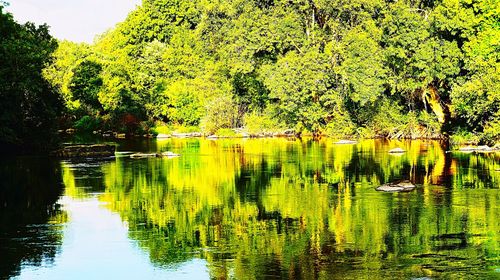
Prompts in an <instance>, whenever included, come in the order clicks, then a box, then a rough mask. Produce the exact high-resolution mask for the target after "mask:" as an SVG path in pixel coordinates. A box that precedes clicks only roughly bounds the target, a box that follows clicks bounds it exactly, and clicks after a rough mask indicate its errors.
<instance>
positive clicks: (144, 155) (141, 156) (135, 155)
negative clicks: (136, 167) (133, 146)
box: [130, 153, 158, 158]
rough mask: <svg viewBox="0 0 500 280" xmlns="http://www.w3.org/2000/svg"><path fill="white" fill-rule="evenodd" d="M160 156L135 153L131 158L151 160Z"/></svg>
mask: <svg viewBox="0 0 500 280" xmlns="http://www.w3.org/2000/svg"><path fill="white" fill-rule="evenodd" d="M157 156H158V154H156V153H152V154H145V153H135V154H131V155H130V158H151V157H157Z"/></svg>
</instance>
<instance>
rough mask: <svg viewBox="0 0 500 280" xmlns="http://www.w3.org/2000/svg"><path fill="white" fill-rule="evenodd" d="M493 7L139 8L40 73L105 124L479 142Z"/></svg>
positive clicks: (488, 115) (496, 102) (482, 3)
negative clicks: (474, 137) (129, 120)
mask: <svg viewBox="0 0 500 280" xmlns="http://www.w3.org/2000/svg"><path fill="white" fill-rule="evenodd" d="M495 3H496V2H495V1H489V0H477V1H469V0H443V1H384V0H377V1H368V0H355V1H322V0H321V1H320V0H314V1H281V0H279V1H257V0H255V1H227V0H220V1H213V0H197V1H185V0H180V1H173V0H145V1H143V4H142V5H141V6H139V7H138V8H137V9H136V10H134V11H133V12H131V13H130V14H129V16H128V17H127V19H126V20H125V21H124V22H122V23H120V24H118V25H117V26H116V27H115V28H114V29H112V30H110V31H108V32H106V33H105V34H103V35H101V36H100V37H99V38H98V40H97V41H96V43H95V44H93V45H90V46H89V45H85V44H73V43H69V42H62V43H61V45H60V47H59V49H58V50H57V51H56V53H55V54H54V58H55V59H54V62H53V63H52V64H51V65H49V66H48V67H47V69H46V70H45V76H46V77H47V79H48V80H49V81H50V82H51V84H52V85H53V86H54V87H55V88H57V89H58V90H59V91H60V93H61V96H63V99H64V100H65V101H66V107H67V109H68V111H69V112H71V113H70V114H73V115H78V112H76V111H75V110H74V109H75V108H79V107H89V106H87V105H89V103H92V104H91V105H92V106H90V107H92V108H94V109H95V110H96V111H94V112H95V113H97V111H99V114H101V115H103V114H107V115H109V116H110V117H111V118H112V119H113V120H115V121H114V123H118V121H116V120H119V119H120V118H121V117H122V116H123V115H124V114H132V115H134V116H135V117H136V118H138V119H139V120H141V121H150V122H156V121H160V122H164V123H168V124H172V125H180V126H198V125H200V126H202V127H204V129H205V130H206V131H209V133H214V132H216V131H217V130H218V129H219V128H229V127H240V126H243V125H245V124H246V122H247V121H246V119H248V118H249V119H252V118H254V119H255V120H254V121H252V122H256V123H259V122H263V123H265V122H266V120H265V119H261V120H258V119H257V118H256V115H252V114H260V113H259V112H266V113H265V116H266V118H267V117H269V118H270V119H272V120H276V121H277V122H278V124H279V126H282V127H288V128H294V129H295V130H296V131H297V132H300V131H311V132H313V133H314V134H322V133H323V134H329V135H353V134H357V135H362V136H394V137H411V138H413V137H435V136H436V135H438V134H445V133H448V132H451V131H453V130H454V129H455V128H456V127H461V126H462V123H465V127H464V128H465V129H466V130H467V131H470V132H473V133H476V134H480V133H486V132H485V129H486V128H487V127H494V125H493V123H494V119H495V117H494V114H495V112H497V111H498V110H499V109H500V97H499V94H498V92H500V90H499V88H498V85H499V84H500V83H499V82H498V81H499V80H500V76H499V74H498V73H500V71H499V69H500V66H499V55H498V54H499V53H500V49H499V48H500V47H499V45H500V43H499V39H498V38H500V33H499V32H500V31H499V25H500V24H499V19H498V16H497V14H498V4H495ZM92 63H95V64H94V65H93V66H92V65H91V64H92ZM97 65H99V66H97ZM99 67H100V68H99ZM75 74H76V77H75ZM79 76H80V77H82V78H83V77H88V78H86V79H85V83H77V82H78V77H79ZM90 77H93V78H90ZM72 81H73V82H74V83H72ZM101 83H102V84H101ZM70 85H74V86H73V87H71V86H70ZM79 90H80V91H79ZM82 92H85V94H83V95H82ZM96 92H97V97H98V98H97V101H98V102H96V98H95V95H96ZM229 99H230V100H229ZM86 104H87V105H86ZM228 106H231V108H227V107H228ZM86 111H87V112H89V110H86ZM219 111H220V112H219ZM255 112H257V113H255ZM248 115H250V116H248ZM221 116H223V118H225V119H222V117H221ZM77 117H78V116H77ZM488 123H491V124H492V125H489V124H488ZM250 125H251V124H250ZM259 126H260V127H259ZM265 126H266V125H256V127H255V130H260V129H268V128H265ZM252 129H253V128H252ZM490 130H491V128H490ZM488 133H489V132H488ZM490 134H491V133H490ZM487 138H491V137H489V136H488V137H487ZM493 138H494V137H493Z"/></svg>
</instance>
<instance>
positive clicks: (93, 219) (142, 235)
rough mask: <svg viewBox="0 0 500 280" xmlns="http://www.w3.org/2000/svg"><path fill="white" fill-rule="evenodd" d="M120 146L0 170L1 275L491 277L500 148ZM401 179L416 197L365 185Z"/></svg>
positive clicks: (9, 161)
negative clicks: (168, 154)
mask: <svg viewBox="0 0 500 280" xmlns="http://www.w3.org/2000/svg"><path fill="white" fill-rule="evenodd" d="M396 147H401V148H403V149H405V150H406V151H407V152H406V153H404V154H400V155H392V154H389V153H388V151H389V150H390V149H392V148H396ZM117 149H118V151H119V152H118V153H117V154H116V157H113V158H106V159H99V160H96V159H80V160H56V159H50V158H43V157H16V158H3V159H1V160H0V175H1V183H0V210H1V212H0V219H1V221H0V222H1V223H0V278H1V279H3V278H15V279H105V278H109V279H155V278H162V279H277V278H285V279H500V153H496V154H495V153H490V154H472V153H471V154H466V153H447V152H446V150H447V148H446V146H444V145H442V144H441V143H439V142H436V141H386V140H365V141H361V142H359V143H357V144H355V145H337V144H334V141H333V140H331V139H323V140H320V141H312V140H307V139H303V140H297V139H284V138H279V139H232V140H208V139H207V140H205V139H167V140H162V141H154V140H151V141H146V140H144V141H143V140H137V141H123V142H119V143H118V148H117ZM132 151H134V152H137V151H141V152H164V151H172V152H175V153H179V154H181V156H180V157H176V158H147V159H131V158H130V157H129V156H128V153H127V152H132ZM399 180H410V181H411V182H413V183H414V184H416V185H417V188H416V189H415V190H413V191H411V192H406V193H384V192H378V191H376V190H375V188H376V187H378V186H380V185H381V184H384V183H388V182H395V181H399Z"/></svg>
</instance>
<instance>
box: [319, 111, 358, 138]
mask: <svg viewBox="0 0 500 280" xmlns="http://www.w3.org/2000/svg"><path fill="white" fill-rule="evenodd" d="M325 133H326V135H328V136H331V137H352V136H357V131H356V125H355V124H354V123H353V122H352V120H351V118H350V117H349V115H348V114H341V113H340V112H336V113H335V115H334V116H333V118H332V119H331V121H330V122H329V123H328V125H327V126H326V130H325Z"/></svg>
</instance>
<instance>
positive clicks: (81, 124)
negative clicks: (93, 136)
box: [74, 116, 101, 132]
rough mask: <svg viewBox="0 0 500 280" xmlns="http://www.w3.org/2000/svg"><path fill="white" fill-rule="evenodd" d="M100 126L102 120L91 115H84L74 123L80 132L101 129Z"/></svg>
mask: <svg viewBox="0 0 500 280" xmlns="http://www.w3.org/2000/svg"><path fill="white" fill-rule="evenodd" d="M100 126H101V120H100V119H98V118H95V117H91V116H83V117H82V118H81V119H79V120H77V121H76V122H75V124H74V127H75V129H76V130H78V131H80V132H92V131H94V130H97V129H99V127H100Z"/></svg>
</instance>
